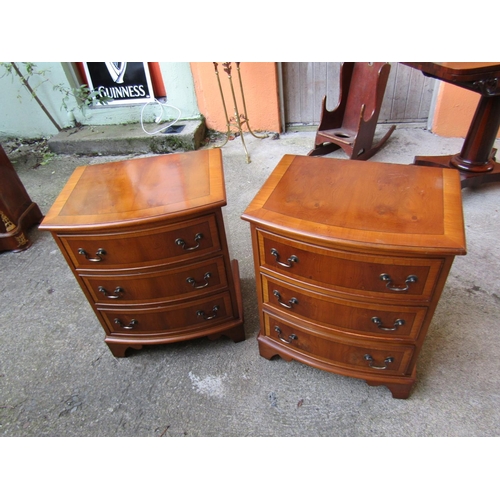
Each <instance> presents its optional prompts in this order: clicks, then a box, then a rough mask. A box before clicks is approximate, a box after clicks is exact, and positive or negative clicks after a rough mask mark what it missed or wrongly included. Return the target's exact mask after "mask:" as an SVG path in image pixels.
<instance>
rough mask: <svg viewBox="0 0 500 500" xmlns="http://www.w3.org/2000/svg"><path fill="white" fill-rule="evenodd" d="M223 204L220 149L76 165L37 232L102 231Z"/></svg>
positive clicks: (224, 199) (190, 212)
mask: <svg viewBox="0 0 500 500" xmlns="http://www.w3.org/2000/svg"><path fill="white" fill-rule="evenodd" d="M225 204H226V192H225V184H224V172H223V167H222V154H221V151H220V149H210V150H199V151H192V152H188V153H176V154H168V155H159V156H151V157H147V158H134V159H131V160H123V161H118V162H110V163H102V164H96V165H87V166H81V167H77V168H76V169H75V171H74V172H73V174H72V175H71V177H70V179H69V180H68V182H67V184H66V186H65V187H64V189H63V190H62V192H61V194H60V195H59V197H58V198H57V199H56V201H55V202H54V205H53V206H52V208H51V209H50V210H49V212H48V213H47V215H46V217H45V219H44V220H43V222H42V224H41V225H40V229H45V230H59V229H76V228H83V227H85V228H96V229H98V228H101V227H104V226H105V227H109V226H120V225H127V224H129V223H131V222H134V223H138V222H139V223H145V222H153V221H157V220H165V219H169V218H172V217H179V216H184V215H186V216H187V215H190V214H192V213H195V212H197V211H199V210H200V208H203V209H204V210H207V209H208V208H210V207H221V206H224V205H225Z"/></svg>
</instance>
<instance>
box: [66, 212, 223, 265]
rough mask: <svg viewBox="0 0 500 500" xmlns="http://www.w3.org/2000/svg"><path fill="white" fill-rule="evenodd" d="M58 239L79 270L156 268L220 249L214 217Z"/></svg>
mask: <svg viewBox="0 0 500 500" xmlns="http://www.w3.org/2000/svg"><path fill="white" fill-rule="evenodd" d="M58 236H59V238H60V240H61V242H62V244H63V246H64V248H65V249H66V251H67V252H68V254H69V257H70V259H71V261H72V263H73V265H74V267H75V268H76V269H77V270H80V269H89V270H90V269H93V270H98V269H121V268H124V269H128V268H137V267H147V266H154V265H160V264H165V263H169V262H177V261H182V260H186V259H191V258H200V257H201V256H203V255H207V254H209V253H211V252H215V251H219V250H220V248H221V245H220V241H219V237H218V233H217V223H216V220H215V217H213V216H208V217H200V218H197V219H193V220H191V221H184V222H183V223H178V224H171V225H168V226H165V227H162V228H157V229H150V230H144V231H130V232H126V231H123V232H116V233H107V234H89V235H75V236H72V235H58Z"/></svg>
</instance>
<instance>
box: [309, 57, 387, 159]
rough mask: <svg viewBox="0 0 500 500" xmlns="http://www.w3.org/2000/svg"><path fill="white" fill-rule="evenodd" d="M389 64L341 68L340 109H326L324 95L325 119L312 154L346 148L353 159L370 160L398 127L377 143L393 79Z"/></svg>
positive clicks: (352, 65) (322, 121)
mask: <svg viewBox="0 0 500 500" xmlns="http://www.w3.org/2000/svg"><path fill="white" fill-rule="evenodd" d="M390 70H391V66H390V64H389V63H375V62H374V63H366V62H356V63H352V62H345V63H342V67H341V69H340V96H339V103H338V105H337V108H335V109H334V110H333V111H329V110H328V109H327V108H326V96H325V97H323V103H322V109H321V119H320V123H319V127H318V131H317V133H316V138H315V141H314V149H312V150H311V151H310V152H309V153H308V155H309V156H321V155H326V154H328V153H331V152H332V151H335V150H336V149H339V148H342V149H343V150H344V151H345V152H346V153H347V154H348V155H349V158H350V159H351V160H367V159H368V158H370V157H372V156H373V155H374V154H375V153H376V152H377V151H379V150H380V149H381V148H382V146H383V145H384V144H385V142H386V141H387V139H389V137H390V135H391V134H392V132H393V131H394V129H395V128H396V126H395V125H393V126H392V127H391V128H390V129H389V131H388V132H387V133H386V134H385V136H384V137H383V138H382V139H381V140H380V141H379V142H378V143H377V144H373V138H374V136H375V129H376V127H377V120H378V117H379V114H380V108H381V107H382V101H383V99H384V92H385V88H386V86H387V80H388V78H389V72H390Z"/></svg>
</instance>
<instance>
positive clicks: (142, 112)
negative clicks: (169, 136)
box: [141, 99, 181, 135]
mask: <svg viewBox="0 0 500 500" xmlns="http://www.w3.org/2000/svg"><path fill="white" fill-rule="evenodd" d="M154 102H155V103H156V104H159V105H160V106H161V113H160V114H159V115H158V116H157V117H156V119H155V122H156V123H160V120H161V117H162V116H163V108H164V107H169V108H173V109H175V110H177V111H178V112H179V115H178V116H177V118H176V119H175V120H174V122H173V123H169V124H168V125H167V126H166V127H162V128H160V129H158V130H155V131H154V132H148V131H147V130H146V129H145V128H144V118H143V117H144V110H145V109H146V107H147V106H149V105H150V104H152V103H151V102H147V103H146V104H145V105H144V106H143V107H142V110H141V127H142V130H143V131H144V133H145V134H148V135H156V134H159V133H161V132H163V131H164V130H167V128H169V127H173V126H174V125H175V124H176V123H177V122H178V121H179V119H180V117H181V110H180V109H179V108H176V107H175V106H172V105H171V104H163V103H161V102H160V101H159V100H158V99H155V100H154Z"/></svg>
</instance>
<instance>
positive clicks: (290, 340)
mask: <svg viewBox="0 0 500 500" xmlns="http://www.w3.org/2000/svg"><path fill="white" fill-rule="evenodd" d="M274 331H275V332H276V333H277V334H278V338H279V339H280V340H281V342H284V343H285V344H291V343H292V342H293V341H294V340H297V339H298V338H299V337H297V335H295V333H292V334H291V335H288V340H286V339H284V338H283V337H282V336H281V334H282V333H283V332H282V331H281V328H280V327H279V326H275V327H274Z"/></svg>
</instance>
